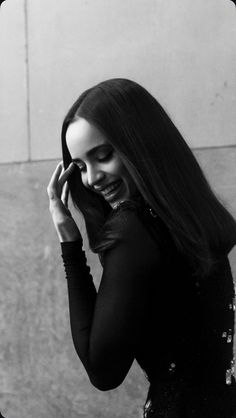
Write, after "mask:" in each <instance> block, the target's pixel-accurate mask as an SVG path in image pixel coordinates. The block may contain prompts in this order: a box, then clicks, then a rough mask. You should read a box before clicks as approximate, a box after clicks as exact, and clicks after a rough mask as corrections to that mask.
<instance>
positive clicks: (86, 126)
mask: <svg viewBox="0 0 236 418" xmlns="http://www.w3.org/2000/svg"><path fill="white" fill-rule="evenodd" d="M66 143H67V147H68V149H69V151H70V154H71V156H72V158H75V157H78V158H82V157H83V156H85V155H86V154H87V152H88V151H90V150H92V149H93V148H95V147H97V146H99V145H103V144H107V143H108V141H107V139H106V137H105V136H104V135H103V134H102V133H101V132H100V131H99V130H98V129H97V128H96V127H95V126H93V125H91V124H90V123H89V122H88V121H87V120H85V119H83V118H79V119H78V120H76V121H75V122H72V123H71V124H70V125H69V126H68V129H67V132H66Z"/></svg>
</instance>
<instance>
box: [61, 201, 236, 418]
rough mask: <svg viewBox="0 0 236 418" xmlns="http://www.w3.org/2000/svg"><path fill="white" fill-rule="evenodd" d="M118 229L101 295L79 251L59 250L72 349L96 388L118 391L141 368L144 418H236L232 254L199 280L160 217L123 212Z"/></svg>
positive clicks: (73, 246) (66, 246)
mask: <svg viewBox="0 0 236 418" xmlns="http://www.w3.org/2000/svg"><path fill="white" fill-rule="evenodd" d="M154 223H155V227H154ZM117 228H118V229H119V230H120V231H121V232H122V239H121V240H120V241H119V242H118V244H117V245H116V246H115V247H114V248H112V249H110V250H108V251H107V252H106V253H105V254H104V258H103V266H104V270H103V276H102V279H101V284H100V287H99V290H98V292H96V289H95V286H94V284H93V281H92V276H91V275H90V272H89V268H88V267H87V266H86V258H85V255H84V253H83V251H82V248H81V247H82V242H81V241H77V242H74V243H71V242H67V243H63V244H62V252H63V260H64V265H65V269H66V276H67V279H68V291H69V305H70V318H71V329H72V336H73V341H74V345H75V348H76V351H77V353H78V355H79V357H80V359H81V361H82V362H83V364H84V367H85V369H86V371H87V373H88V376H89V378H90V380H91V382H92V383H93V385H94V386H96V387H97V388H98V389H101V390H109V389H113V388H115V387H117V386H118V385H120V384H121V383H122V381H123V380H124V378H125V376H126V374H127V373H128V371H129V368H130V366H131V365H132V362H133V360H134V359H136V360H137V361H138V363H139V364H140V366H141V368H142V369H143V370H144V371H145V373H146V375H147V378H148V380H149V382H150V389H149V392H148V396H147V402H146V406H145V411H144V417H145V418H157V417H158V418H232V417H233V416H234V415H235V414H236V385H235V380H234V377H233V375H234V358H233V334H234V315H235V294H234V286H233V280H232V275H231V270H230V265H229V262H228V258H227V253H225V254H223V253H222V254H221V257H219V259H218V261H217V263H216V265H215V269H214V271H212V273H211V275H209V277H207V278H204V279H200V278H199V277H196V276H194V275H193V274H192V273H191V269H190V268H189V267H188V266H187V265H186V263H185V262H184V260H183V259H182V257H180V255H179V253H178V252H177V250H176V248H175V245H174V244H173V242H172V241H171V239H170V236H169V235H168V233H167V231H166V229H165V227H164V226H163V225H162V224H161V222H160V221H159V219H158V218H157V217H156V216H155V214H153V213H150V212H147V211H146V210H145V211H143V212H138V211H137V212H136V211H135V210H130V209H127V210H121V211H120V215H119V216H117ZM154 230H155V231H154Z"/></svg>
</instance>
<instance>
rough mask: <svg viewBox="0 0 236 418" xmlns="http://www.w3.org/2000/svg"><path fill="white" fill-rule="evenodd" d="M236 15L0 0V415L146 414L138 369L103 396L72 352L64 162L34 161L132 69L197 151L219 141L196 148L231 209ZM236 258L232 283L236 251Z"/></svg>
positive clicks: (226, 3)
mask: <svg viewBox="0 0 236 418" xmlns="http://www.w3.org/2000/svg"><path fill="white" fill-rule="evenodd" d="M235 19H236V11H235V7H234V5H233V2H231V1H230V0H219V1H218V2H216V1H215V0H198V1H197V2H193V1H191V2H190V1H189V0H182V1H181V2H179V1H177V0H168V1H161V0H155V1H154V0H149V1H148V2H147V1H146V0H128V1H124V2H122V1H118V0H96V1H92V0H70V2H64V1H62V0H57V1H56V0H50V1H46V0H41V1H37V0H30V1H28V0H6V1H5V2H4V3H3V5H2V7H1V9H0V63H1V64H0V109H1V111H0V162H2V163H5V164H2V165H0V207H1V216H0V233H1V239H0V281H1V283H0V286H1V292H0V306H1V309H0V336H1V338H0V410H1V411H2V413H3V415H4V416H5V417H6V418H22V417H24V418H32V417H37V418H45V417H50V418H58V417H59V418H65V417H66V418H67V417H69V418H75V417H76V418H82V417H83V418H85V417H86V418H111V417H117V418H124V417H127V418H137V417H139V416H141V408H142V405H143V402H144V400H145V396H146V390H147V382H146V380H145V378H144V376H143V374H142V372H141V371H140V369H139V368H138V367H137V365H136V364H134V365H133V367H132V369H131V371H130V372H129V374H128V376H127V378H126V379H125V382H124V384H123V385H122V386H121V387H120V388H118V389H116V390H114V391H109V392H107V393H102V392H99V391H97V390H96V389H94V388H93V387H92V386H91V385H90V383H89V381H88V378H87V376H86V374H85V371H84V369H83V367H82V365H81V363H80V361H79V359H78V358H77V356H76V354H75V351H74V347H73V344H72V340H71V335H70V327H69V316H68V303H67V289H66V282H65V280H64V272H63V269H62V264H61V259H60V250H59V246H58V242H57V238H56V234H55V231H54V228H53V225H52V222H51V219H50V216H49V213H48V203H47V195H46V186H47V183H48V180H49V177H50V175H51V173H52V171H53V169H54V167H55V165H56V163H57V161H40V160H47V159H57V158H60V146H59V143H60V141H59V136H60V128H61V121H62V118H63V116H64V114H65V112H66V110H67V109H68V107H69V106H70V104H71V103H72V102H73V100H74V99H75V98H76V97H77V95H78V94H79V93H80V92H81V91H82V90H84V89H85V88H87V87H89V86H90V85H92V84H94V83H96V82H98V81H100V80H103V79H105V78H110V77H115V76H121V77H129V78H132V79H135V80H137V81H138V82H140V83H141V84H143V85H144V86H146V87H147V88H148V89H149V90H150V91H151V92H152V93H153V94H154V95H156V97H157V98H159V99H160V101H161V103H162V104H163V105H164V106H165V107H166V108H167V109H168V111H169V113H170V115H171V116H172V117H173V119H174V121H175V122H176V124H177V125H178V127H179V128H180V130H181V131H182V132H183V133H184V135H185V136H186V138H187V140H188V143H189V144H190V145H191V146H192V147H195V148H196V147H210V146H217V147H221V146H223V147H224V148H216V149H205V150H195V154H196V156H197V158H198V159H199V161H200V163H201V165H202V166H203V168H204V170H205V171H206V173H207V175H208V178H209V180H210V181H211V183H212V184H213V186H214V188H215V189H216V191H217V193H218V194H219V196H221V197H222V199H223V200H224V202H225V204H226V205H227V206H228V208H229V209H230V210H231V211H232V213H233V214H234V215H235V216H236V188H235V185H236V168H235V159H236V147H227V145H229V146H231V145H236V141H235V132H236V129H235V128H236V119H235V93H234V92H235V84H236V76H235V74H236V71H235V69H236V68H235V67H236V52H235V36H236V21H235ZM16 161H18V162H20V163H19V164H12V162H16ZM27 161H31V162H30V163H27ZM32 161H34V162H32ZM8 163H10V164H8ZM77 221H78V223H79V225H81V228H82V232H83V231H84V230H83V225H82V224H81V220H80V219H78V217H77ZM85 246H86V248H87V243H86V240H85ZM230 261H231V265H232V269H233V271H234V276H235V278H236V252H235V251H233V252H232V253H231V254H230ZM88 262H89V264H90V265H91V268H92V273H93V275H94V278H95V282H96V284H98V283H99V278H100V274H101V270H100V266H99V263H98V260H97V258H96V257H95V256H94V255H92V254H91V253H90V252H88Z"/></svg>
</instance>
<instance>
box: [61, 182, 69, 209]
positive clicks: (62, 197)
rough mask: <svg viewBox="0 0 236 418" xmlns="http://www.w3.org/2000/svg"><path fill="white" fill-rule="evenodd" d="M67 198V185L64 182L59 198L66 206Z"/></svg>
mask: <svg viewBox="0 0 236 418" xmlns="http://www.w3.org/2000/svg"><path fill="white" fill-rule="evenodd" d="M68 199H69V185H68V183H67V182H66V183H65V184H64V186H63V189H62V195H61V200H62V202H63V204H64V205H65V207H66V208H68Z"/></svg>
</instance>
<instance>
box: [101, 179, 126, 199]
mask: <svg viewBox="0 0 236 418" xmlns="http://www.w3.org/2000/svg"><path fill="white" fill-rule="evenodd" d="M121 184H122V180H117V181H114V183H112V184H110V185H109V186H107V187H106V188H105V189H103V190H101V192H100V193H101V194H102V195H103V197H104V198H105V199H107V198H109V197H113V195H114V194H116V192H117V191H118V189H119V188H120V186H121Z"/></svg>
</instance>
